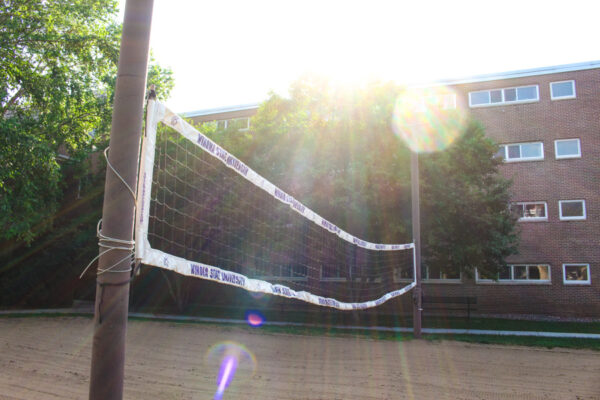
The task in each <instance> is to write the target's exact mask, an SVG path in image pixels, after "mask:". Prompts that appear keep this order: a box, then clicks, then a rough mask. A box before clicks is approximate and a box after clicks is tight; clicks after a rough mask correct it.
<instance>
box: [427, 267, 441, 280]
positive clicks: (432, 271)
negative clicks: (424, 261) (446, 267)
mask: <svg viewBox="0 0 600 400" xmlns="http://www.w3.org/2000/svg"><path fill="white" fill-rule="evenodd" d="M427 269H428V270H429V279H442V271H441V270H440V268H439V267H431V266H428V267H427Z"/></svg>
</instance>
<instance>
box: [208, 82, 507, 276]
mask: <svg viewBox="0 0 600 400" xmlns="http://www.w3.org/2000/svg"><path fill="white" fill-rule="evenodd" d="M401 92H402V88H400V87H398V86H396V85H393V84H387V83H386V84H382V83H375V84H371V85H366V86H363V87H355V88H342V87H335V86H334V85H332V84H331V83H330V82H328V81H327V80H322V79H318V78H314V77H305V78H303V79H301V80H299V81H298V82H296V83H295V84H293V85H292V87H291V89H290V96H289V98H284V97H281V96H278V95H276V94H272V95H271V97H270V98H269V99H268V100H267V101H266V102H265V103H263V104H262V105H261V106H260V108H259V111H258V113H257V115H256V116H255V117H254V118H253V120H252V133H251V134H245V135H241V134H240V133H239V132H233V131H231V132H220V133H218V134H214V135H213V137H214V139H215V140H216V141H218V142H220V143H221V144H222V145H223V146H224V147H225V148H227V149H229V150H231V151H232V152H233V153H234V154H236V156H238V157H239V158H240V159H242V160H244V161H245V162H247V163H248V165H249V166H251V167H252V168H253V169H255V170H257V172H259V173H260V174H262V175H263V176H265V177H266V178H267V179H269V180H271V181H273V183H275V184H276V185H279V186H281V187H282V188H283V189H284V190H286V191H288V192H289V193H290V194H292V195H293V196H294V197H295V198H297V199H299V200H300V201H302V202H304V203H305V204H307V205H308V206H309V207H311V208H312V209H313V210H315V211H317V212H318V213H320V214H321V215H323V217H325V218H327V219H328V220H330V221H333V222H335V223H336V224H337V225H338V226H341V227H343V228H344V229H345V230H347V231H349V232H352V233H353V234H355V235H357V236H361V237H365V238H367V240H370V241H373V242H379V243H390V242H393V243H399V242H400V243H405V242H408V241H410V240H411V239H410V238H411V234H410V232H411V228H410V224H411V223H410V173H409V165H410V161H409V160H410V151H409V150H408V148H407V146H406V145H405V144H404V142H403V141H401V140H400V139H399V138H398V136H396V135H395V134H394V130H393V129H392V116H393V113H394V104H395V101H396V98H397V97H398V95H399V94H400V93H401ZM463 129H464V131H463V132H462V135H461V136H460V138H459V139H458V140H456V141H455V143H454V144H453V145H452V146H451V147H450V148H448V149H447V150H445V151H441V152H436V153H431V154H426V155H423V156H422V157H421V165H422V169H423V172H422V174H421V175H422V177H421V187H422V189H421V191H422V195H421V199H422V224H423V248H424V252H423V254H424V263H425V265H427V266H428V267H431V268H443V269H446V270H448V269H450V270H452V269H454V270H456V271H458V270H462V271H465V272H466V273H467V274H469V273H472V271H473V269H474V268H475V267H478V268H481V269H483V270H484V271H486V272H490V273H494V272H495V271H497V270H498V268H500V267H501V266H502V265H503V264H504V258H505V257H506V256H508V255H510V254H512V253H514V252H515V251H516V250H515V248H516V242H517V239H518V237H517V234H516V233H515V219H514V217H513V216H512V215H511V213H510V212H509V209H508V201H509V187H510V182H509V181H508V180H506V179H504V178H503V177H502V176H500V175H499V173H498V165H499V163H500V161H499V160H497V159H494V157H493V155H494V153H495V151H496V150H497V146H496V145H495V144H494V143H493V142H492V141H491V140H490V139H488V138H486V137H485V136H484V132H483V129H482V128H481V126H479V125H477V124H475V123H471V124H468V125H467V126H466V127H464V128H463ZM466 224H468V225H466ZM465 226H468V229H465Z"/></svg>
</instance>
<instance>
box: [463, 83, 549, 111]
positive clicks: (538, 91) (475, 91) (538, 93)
mask: <svg viewBox="0 0 600 400" xmlns="http://www.w3.org/2000/svg"><path fill="white" fill-rule="evenodd" d="M528 87H535V92H536V98H535V99H527V100H514V101H507V100H505V99H504V98H505V96H504V91H505V90H510V89H515V90H518V89H521V88H528ZM496 90H500V91H501V92H502V101H500V102H497V103H492V102H491V97H492V96H491V92H494V91H496ZM484 92H488V93H489V97H490V102H489V103H485V104H473V102H472V101H471V94H472V93H484ZM539 101H540V87H539V86H538V85H524V86H514V87H506V88H497V89H488V90H474V91H472V92H469V107H471V108H478V107H494V106H504V105H507V104H524V103H537V102H539Z"/></svg>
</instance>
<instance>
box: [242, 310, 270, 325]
mask: <svg viewBox="0 0 600 400" xmlns="http://www.w3.org/2000/svg"><path fill="white" fill-rule="evenodd" d="M246 321H248V324H249V325H250V326H253V327H255V328H258V327H260V326H262V324H264V323H265V317H264V316H263V315H262V314H261V313H260V312H259V311H254V310H250V311H247V312H246Z"/></svg>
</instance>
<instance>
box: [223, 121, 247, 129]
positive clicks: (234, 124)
mask: <svg viewBox="0 0 600 400" xmlns="http://www.w3.org/2000/svg"><path fill="white" fill-rule="evenodd" d="M248 122H249V119H248V118H236V119H230V120H229V121H228V122H227V128H229V129H238V130H239V129H248V127H249V126H248Z"/></svg>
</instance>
